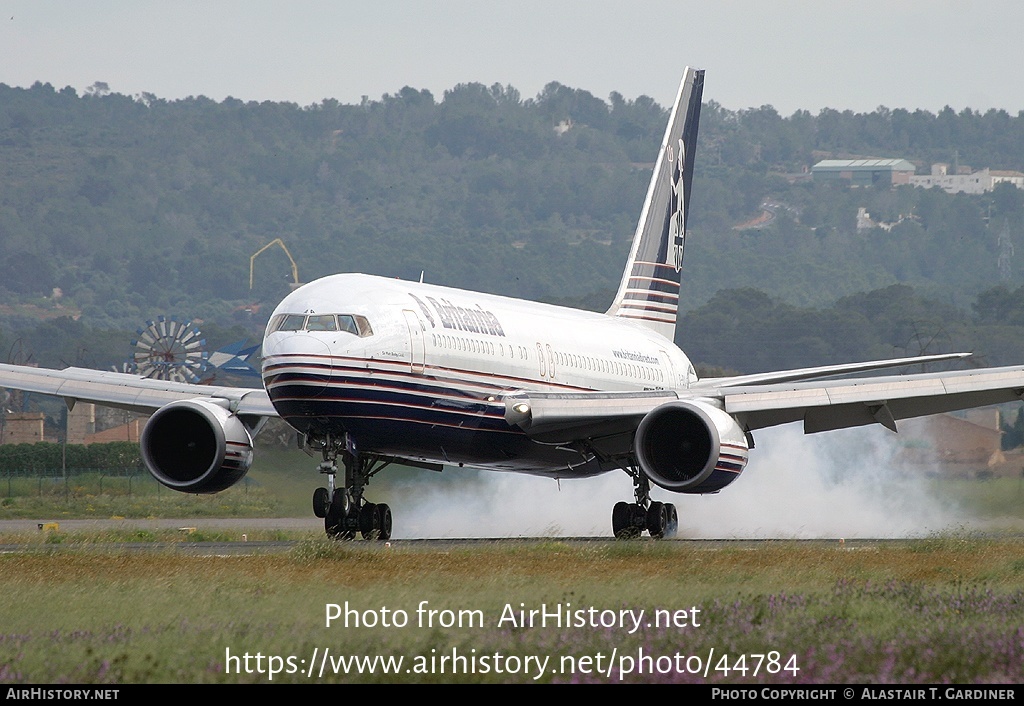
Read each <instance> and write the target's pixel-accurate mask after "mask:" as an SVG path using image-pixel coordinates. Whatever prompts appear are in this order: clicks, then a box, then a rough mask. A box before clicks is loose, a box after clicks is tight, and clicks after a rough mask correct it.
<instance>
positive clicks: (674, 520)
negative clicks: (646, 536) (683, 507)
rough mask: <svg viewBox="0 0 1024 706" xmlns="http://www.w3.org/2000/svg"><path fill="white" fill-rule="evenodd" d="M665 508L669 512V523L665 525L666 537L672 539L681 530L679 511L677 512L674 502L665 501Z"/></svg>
mask: <svg viewBox="0 0 1024 706" xmlns="http://www.w3.org/2000/svg"><path fill="white" fill-rule="evenodd" d="M665 510H666V512H667V514H668V523H667V524H666V525H665V537H667V538H668V539H671V538H673V537H675V536H676V533H677V532H678V531H679V513H678V512H676V506H675V504H674V503H665Z"/></svg>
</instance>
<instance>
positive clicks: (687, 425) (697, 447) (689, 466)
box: [633, 400, 748, 493]
mask: <svg viewBox="0 0 1024 706" xmlns="http://www.w3.org/2000/svg"><path fill="white" fill-rule="evenodd" d="M747 448H748V447H747V439H746V435H745V434H744V433H743V429H741V428H740V426H739V424H737V423H736V420H735V419H733V418H732V417H730V416H729V415H728V414H726V413H725V412H723V411H722V410H720V409H718V408H717V407H714V406H712V405H710V404H707V403H705V402H698V401H690V400H679V401H677V402H668V403H666V404H663V405H661V406H660V407H656V408H655V409H653V410H651V411H650V412H648V413H647V416H645V417H644V418H643V419H642V420H641V421H640V425H639V426H638V427H637V430H636V436H635V437H634V439H633V449H634V451H635V452H636V458H637V461H638V462H639V463H640V468H641V469H642V470H643V472H644V473H645V474H647V477H648V478H650V479H651V480H652V481H654V482H655V483H656V484H658V485H660V486H661V487H662V488H665V489H666V490H672V491H675V492H677V493H714V492H717V491H719V490H721V489H722V488H724V487H725V486H727V485H729V483H732V482H733V481H734V480H736V479H737V478H738V477H739V475H740V472H741V471H742V470H743V467H744V466H746V465H747Z"/></svg>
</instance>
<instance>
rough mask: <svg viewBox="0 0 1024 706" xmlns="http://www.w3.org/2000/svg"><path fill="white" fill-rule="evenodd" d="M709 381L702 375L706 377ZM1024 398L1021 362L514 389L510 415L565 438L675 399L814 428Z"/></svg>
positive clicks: (621, 425) (742, 417) (617, 429)
mask: <svg viewBox="0 0 1024 706" xmlns="http://www.w3.org/2000/svg"><path fill="white" fill-rule="evenodd" d="M702 382H705V381H702ZM1022 398H1024V366H1016V367H1005V368H985V369H980V370H959V371H951V372H937V373H917V374H913V375H883V376H876V377H865V378H851V379H842V380H830V381H827V382H822V381H817V382H806V381H802V382H792V383H775V384H768V385H752V386H736V385H735V383H734V381H732V380H729V381H727V382H726V384H724V385H721V386H716V385H713V384H705V385H702V386H699V387H698V386H695V387H691V388H690V389H689V390H663V391H662V390H659V391H649V392H567V393H537V392H516V393H512V394H510V395H508V396H507V397H506V398H505V419H506V421H508V422H509V423H510V424H515V425H517V426H519V427H520V428H521V429H523V430H524V431H526V433H527V434H528V435H529V436H530V437H531V438H534V439H536V440H537V441H542V442H547V443H555V444H564V443H572V442H577V441H581V440H588V441H591V440H594V439H599V438H601V437H612V436H616V435H619V436H621V435H623V434H626V433H629V432H632V431H634V430H635V429H636V427H637V425H638V424H639V423H640V420H641V419H643V418H644V416H646V415H647V413H648V412H650V411H651V410H653V409H655V408H656V407H659V406H660V405H662V404H665V403H667V402H672V401H675V400H693V401H705V402H708V403H711V404H712V405H714V406H716V407H720V408H722V409H724V411H725V412H727V413H728V414H730V415H731V416H732V417H734V418H735V419H736V421H737V422H738V423H739V425H740V427H741V428H742V429H743V430H744V431H748V432H749V431H753V430H756V429H762V428H765V427H770V426H775V425H778V424H786V423H789V422H797V421H802V422H803V424H804V432H805V433H808V434H811V433H815V432H820V431H828V430H831V429H842V428H845V427H855V426H862V425H865V424H873V423H878V424H881V425H882V426H885V427H887V428H889V429H891V430H893V431H896V421H897V420H899V419H908V418H911V417H920V416H925V415H929V414H939V413H942V412H951V411H954V410H958V409H967V408H971V407H982V406H986V405H992V404H1000V403H1003V402H1014V401H1019V400H1021V399H1022Z"/></svg>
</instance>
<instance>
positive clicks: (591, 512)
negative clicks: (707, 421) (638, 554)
mask: <svg viewBox="0 0 1024 706" xmlns="http://www.w3.org/2000/svg"><path fill="white" fill-rule="evenodd" d="M756 442H757V447H756V448H755V449H754V450H752V451H751V454H750V463H749V465H748V466H747V468H746V470H745V471H744V473H743V474H742V476H741V477H740V478H739V479H738V480H737V481H736V482H734V483H733V484H732V485H730V486H728V487H726V488H725V489H724V490H722V491H721V492H720V493H718V494H715V495H705V496H699V495H697V496H695V495H680V494H676V493H669V492H667V491H663V490H661V489H660V488H655V489H654V490H653V492H652V495H653V496H654V498H655V499H657V500H662V501H666V502H674V503H675V504H676V507H677V509H678V512H679V536H680V537H687V538H690V537H692V538H779V539H792V538H817V537H820V538H832V537H850V538H854V537H871V538H885V537H910V536H923V535H928V534H931V533H934V532H938V531H942V530H946V529H950V528H963V527H965V526H967V525H969V524H970V518H967V517H964V516H963V515H962V514H961V513H959V512H957V511H956V509H955V508H954V507H953V506H952V505H951V504H949V503H946V502H942V501H940V500H938V499H937V498H935V497H933V496H932V495H930V494H929V492H928V481H927V480H926V479H925V477H924V475H923V473H922V470H921V469H920V468H917V469H910V470H905V469H902V468H900V467H899V464H898V462H897V461H896V458H895V452H896V451H897V450H898V449H899V437H897V436H895V435H893V434H892V433H891V432H889V431H887V430H884V429H881V428H880V427H869V428H864V429H850V430H842V431H837V432H828V433H825V434H816V435H813V436H805V435H804V434H803V433H802V430H801V428H800V427H799V426H798V425H788V426H785V427H780V428H776V429H766V430H762V431H760V432H758V433H757V435H756ZM445 472H446V473H449V471H447V470H446V471H445ZM451 472H452V473H458V471H451ZM409 491H410V492H401V490H399V497H396V498H395V502H394V507H396V514H395V535H394V536H395V537H396V538H419V537H495V538H497V537H538V536H551V537H563V536H598V537H610V536H611V510H612V506H613V505H614V504H615V503H616V502H618V501H620V500H626V501H632V499H633V487H632V482H631V480H630V479H629V478H628V476H626V474H625V473H622V472H619V471H616V472H613V473H609V474H607V475H605V476H600V477H597V478H589V479H580V480H562V481H561V482H560V483H557V482H556V481H554V480H550V479H545V478H534V477H530V476H523V475H519V474H509V473H483V474H480V475H479V476H477V477H476V478H475V479H473V480H469V481H468V482H466V483H447V484H445V485H443V486H433V487H431V488H424V487H423V485H421V484H416V485H415V486H409Z"/></svg>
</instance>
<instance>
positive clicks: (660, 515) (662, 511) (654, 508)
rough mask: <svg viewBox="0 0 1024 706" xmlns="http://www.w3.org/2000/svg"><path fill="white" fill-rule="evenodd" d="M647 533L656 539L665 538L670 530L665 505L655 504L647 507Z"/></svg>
mask: <svg viewBox="0 0 1024 706" xmlns="http://www.w3.org/2000/svg"><path fill="white" fill-rule="evenodd" d="M644 519H645V521H646V522H645V524H646V525H647V531H648V532H650V533H651V536H652V537H654V538H655V539H661V538H662V537H664V536H665V532H666V531H667V529H668V512H667V508H666V507H665V504H664V503H659V502H653V503H651V504H650V505H648V506H647V516H646V517H645V518H644Z"/></svg>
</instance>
